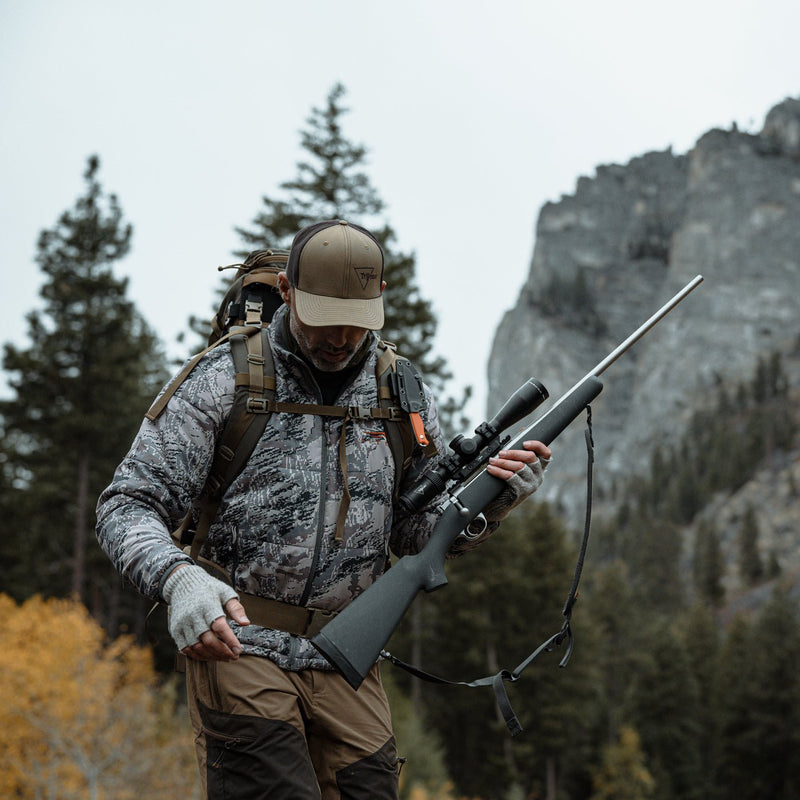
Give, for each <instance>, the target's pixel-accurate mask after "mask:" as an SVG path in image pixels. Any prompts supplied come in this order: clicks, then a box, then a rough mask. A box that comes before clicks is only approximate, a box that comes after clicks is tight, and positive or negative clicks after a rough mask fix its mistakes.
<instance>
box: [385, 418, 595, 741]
mask: <svg viewBox="0 0 800 800" xmlns="http://www.w3.org/2000/svg"><path fill="white" fill-rule="evenodd" d="M585 440H586V452H587V466H586V516H585V520H584V526H583V539H582V541H581V547H580V552H579V554H578V561H577V564H576V565H575V574H574V577H573V579H572V585H571V586H570V590H569V594H568V595H567V600H566V602H565V603H564V609H563V611H562V614H563V615H564V618H565V619H564V624H563V625H562V626H561V630H560V631H559V632H558V633H556V634H554V635H553V636H551V637H550V638H549V639H547V640H546V641H544V642H542V644H540V645H539V646H538V647H537V648H536V649H535V650H534V651H533V652H532V653H531V654H530V655H529V656H528V657H527V658H526V659H525V660H524V661H523V662H522V663H521V664H519V665H518V666H517V667H516V668H515V669H513V670H511V671H509V670H506V669H502V670H500V672H498V673H497V674H496V675H488V676H487V677H485V678H478V679H477V680H474V681H469V682H467V681H452V680H448V679H447V678H440V677H438V676H436V675H431V674H430V673H429V672H425V670H422V669H420V668H419V667H415V666H412V665H411V664H407V663H405V662H404V661H401V660H400V659H399V658H397V657H396V656H394V655H392V654H391V653H389V652H387V651H386V650H383V651H382V652H381V656H382V657H383V658H385V659H386V660H387V661H390V662H391V663H392V664H394V665H395V666H397V667H400V668H401V669H403V670H405V671H406V672H408V673H409V674H411V675H413V676H414V677H415V678H419V679H420V680H424V681H427V682H428V683H438V684H446V685H449V686H467V687H469V688H476V687H479V686H491V687H492V689H493V690H494V696H495V700H496V701H497V706H498V708H499V709H500V712H501V713H502V715H503V719H504V720H505V723H506V727H507V728H508V730H509V733H510V734H511V735H512V736H516V735H517V734H519V733H521V732H522V730H523V728H522V725H521V724H520V722H519V719H518V718H517V715H516V714H515V713H514V709H513V708H512V707H511V703H510V702H509V699H508V692H507V691H506V687H505V684H506V683H514V682H516V681H518V680H519V679H520V677H521V676H522V673H523V672H524V670H525V669H526V668H527V667H528V666H529V665H530V664H531V662H533V661H534V660H535V659H536V658H537V657H538V656H539V655H540V654H541V653H551V652H552V651H553V650H554V649H555V648H556V647H557V646H559V645H561V644H562V643H563V641H564V640H565V639H566V640H567V649H566V652H565V653H564V655H563V657H562V658H561V661H559V664H558V665H559V667H566V666H567V663H568V662H569V659H570V656H571V655H572V648H573V644H574V637H573V634H572V627H571V626H570V621H571V619H572V609H573V607H574V606H575V602H576V601H577V599H578V584H579V583H580V579H581V573H582V572H583V563H584V560H585V558H586V548H587V545H588V544H589V531H590V528H591V521H592V475H593V466H594V439H593V437H592V409H591V406H588V405H587V406H586V431H585Z"/></svg>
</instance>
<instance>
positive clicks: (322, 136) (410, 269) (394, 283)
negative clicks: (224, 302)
mask: <svg viewBox="0 0 800 800" xmlns="http://www.w3.org/2000/svg"><path fill="white" fill-rule="evenodd" d="M344 94H345V88H344V86H342V85H341V84H339V83H337V84H335V85H334V86H333V88H332V89H331V90H330V92H329V93H328V96H327V98H326V103H325V106H324V107H323V108H313V109H312V112H311V115H310V116H309V117H308V120H307V126H308V127H307V128H306V129H305V130H303V131H301V144H302V147H303V150H304V151H305V153H306V158H304V159H303V160H301V161H300V162H299V163H298V164H297V175H296V177H295V178H294V179H292V180H288V181H285V182H284V183H282V184H281V185H280V189H281V190H282V192H283V196H282V197H279V198H272V197H268V196H264V197H263V198H262V201H263V207H262V209H261V210H260V211H259V213H258V214H257V215H256V216H255V218H254V219H253V223H252V227H251V228H250V229H247V228H236V231H237V233H238V234H239V235H240V236H241V237H242V239H243V241H244V243H245V245H246V246H247V250H243V251H241V252H240V253H238V254H237V255H239V256H241V257H244V256H245V255H246V254H247V252H248V251H251V250H255V249H261V248H270V247H272V248H288V247H289V246H290V244H291V241H292V238H293V236H294V234H295V233H297V231H298V230H300V228H302V227H304V226H306V225H309V224H311V223H313V222H317V221H319V220H323V219H346V220H348V221H349V222H355V223H358V224H360V225H364V226H365V227H367V228H368V229H369V230H370V231H372V233H374V234H375V236H376V238H377V239H378V241H380V243H381V245H382V247H383V249H384V253H385V259H386V261H385V270H384V278H385V280H386V284H387V287H386V292H385V293H384V303H385V313H386V324H385V326H384V329H383V331H382V332H381V336H383V337H384V338H385V339H386V340H388V341H391V342H394V343H395V344H396V345H397V346H398V351H399V352H400V353H402V355H404V356H405V357H406V358H408V359H410V360H411V361H412V362H413V363H415V364H416V365H417V367H418V368H419V369H420V370H421V372H422V373H423V374H424V376H425V379H426V381H428V382H429V383H430V384H431V386H432V387H434V388H436V389H441V387H442V386H443V384H444V383H445V382H446V381H447V380H448V379H449V378H450V373H449V372H448V371H447V369H446V366H445V362H444V360H443V359H442V358H441V357H436V356H434V355H433V352H432V351H433V339H434V336H435V334H436V318H435V316H434V313H433V310H432V308H431V304H430V302H429V301H428V300H425V299H423V298H422V297H421V295H420V292H419V289H418V287H417V285H416V276H415V271H416V262H415V258H414V256H413V255H412V254H409V253H404V252H401V251H399V250H397V249H396V246H395V240H396V235H395V232H394V230H393V229H392V227H391V226H390V225H388V224H387V223H380V222H378V220H379V219H380V215H381V212H382V211H383V210H384V203H383V201H382V200H381V198H380V197H379V195H378V193H377V191H376V190H375V188H374V187H373V186H372V183H371V181H370V179H369V176H368V175H367V173H366V172H365V171H364V165H365V159H366V155H367V149H366V147H364V146H363V145H361V144H355V143H353V142H352V141H350V140H349V139H348V138H347V137H346V136H345V135H344V132H343V129H342V117H343V116H344V115H345V114H346V113H347V111H348V109H347V108H345V106H344V105H343V104H342V99H343V97H344ZM462 405H463V404H462Z"/></svg>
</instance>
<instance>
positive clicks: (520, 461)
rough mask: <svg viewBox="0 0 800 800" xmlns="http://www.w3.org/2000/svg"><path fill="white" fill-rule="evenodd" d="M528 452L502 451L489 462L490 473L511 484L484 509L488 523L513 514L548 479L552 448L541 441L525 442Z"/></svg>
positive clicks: (525, 450) (488, 470)
mask: <svg viewBox="0 0 800 800" xmlns="http://www.w3.org/2000/svg"><path fill="white" fill-rule="evenodd" d="M522 446H523V447H524V448H525V449H524V450H501V451H500V452H499V453H498V454H497V455H496V456H494V457H492V458H490V459H489V464H488V466H487V467H486V471H487V472H488V473H489V474H490V475H493V476H494V477H495V478H500V479H502V480H504V481H507V482H508V487H507V488H506V489H505V490H504V491H503V492H502V493H501V494H500V496H499V497H497V499H495V500H493V501H492V502H491V503H489V505H488V506H486V508H485V509H484V510H483V515H484V516H485V517H486V520H487V521H488V522H499V521H500V520H501V519H503V518H504V517H505V516H506V515H507V514H508V512H509V511H511V509H512V508H514V507H515V506H518V505H519V504H520V503H521V502H522V501H523V500H525V498H526V497H530V495H532V494H533V493H534V492H535V491H536V490H537V489H538V488H539V487H540V486H541V485H542V481H543V480H544V470H545V468H546V467H547V465H548V464H549V463H550V459H551V458H552V455H553V454H552V452H551V450H550V448H549V447H548V446H547V445H546V444H543V443H542V442H538V441H529V442H524V443H523V445H522Z"/></svg>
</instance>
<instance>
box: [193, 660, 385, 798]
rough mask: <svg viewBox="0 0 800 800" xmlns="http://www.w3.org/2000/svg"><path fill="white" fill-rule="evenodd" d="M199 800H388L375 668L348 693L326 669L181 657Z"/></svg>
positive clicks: (380, 696)
mask: <svg viewBox="0 0 800 800" xmlns="http://www.w3.org/2000/svg"><path fill="white" fill-rule="evenodd" d="M186 684H187V693H188V700H189V714H190V717H191V720H192V727H193V728H194V732H195V746H196V750H197V760H198V764H199V767H200V775H201V779H202V781H203V785H204V787H205V791H206V796H207V798H208V800H228V799H229V798H236V800H256V798H259V799H260V798H270V800H280V799H281V798H287V800H306V799H308V800H312V799H313V800H319V799H320V798H322V800H339V799H340V798H341V799H342V800H360V799H361V798H365V799H366V798H371V800H396V798H397V752H396V749H395V743H394V737H393V735H392V727H391V718H390V713H389V704H388V702H387V700H386V695H385V694H384V691H383V686H382V685H381V679H380V672H379V671H378V666H377V665H376V666H375V667H373V669H372V670H371V672H370V673H369V675H367V677H366V679H365V680H364V682H363V683H362V684H361V686H360V687H359V689H358V691H357V692H355V691H353V689H352V688H351V687H350V686H348V685H347V683H345V681H344V680H343V678H342V677H341V676H340V675H339V674H338V673H335V672H322V671H319V670H304V671H302V672H289V671H285V670H282V669H280V668H279V667H278V666H277V665H275V664H273V662H272V661H270V660H269V659H266V658H258V657H256V656H241V657H240V658H239V659H238V660H237V661H231V662H223V661H192V660H191V659H189V660H187V666H186Z"/></svg>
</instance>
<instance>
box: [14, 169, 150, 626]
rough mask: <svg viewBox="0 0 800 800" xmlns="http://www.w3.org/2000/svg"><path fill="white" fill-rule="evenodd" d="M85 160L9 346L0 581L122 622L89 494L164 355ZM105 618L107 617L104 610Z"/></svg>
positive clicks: (109, 201) (123, 244)
mask: <svg viewBox="0 0 800 800" xmlns="http://www.w3.org/2000/svg"><path fill="white" fill-rule="evenodd" d="M99 168H100V161H99V159H98V158H97V157H96V156H92V157H90V158H89V159H88V163H87V168H86V171H85V174H84V178H85V182H86V190H85V193H84V194H83V195H82V196H81V197H79V198H78V200H77V201H76V203H75V206H74V208H72V209H70V210H68V211H65V212H64V213H63V214H62V215H61V217H60V218H59V220H58V221H57V223H56V224H55V225H54V226H53V227H52V228H50V229H47V230H44V231H42V233H41V235H40V237H39V241H38V248H37V255H36V262H37V263H38V265H39V267H40V268H41V270H42V272H43V274H44V281H43V284H42V287H41V290H40V296H41V298H42V300H43V306H42V308H41V309H39V310H35V311H32V312H31V313H29V314H28V317H27V323H28V337H29V339H30V344H29V346H27V347H23V348H18V347H16V346H14V345H11V344H6V345H5V348H4V355H3V368H4V369H5V370H7V372H8V373H9V385H10V387H11V389H12V391H13V393H14V396H13V398H12V399H10V400H4V401H2V402H1V403H0V416H2V424H3V428H4V437H3V443H2V448H1V449H2V462H0V463H2V471H3V482H4V483H5V484H6V486H7V487H8V492H7V495H8V496H7V498H6V502H5V503H4V508H3V511H4V512H5V514H6V516H5V536H4V541H3V553H2V558H0V583H2V585H3V586H4V588H6V589H7V590H8V591H9V592H11V593H12V594H13V595H14V596H15V597H16V598H18V599H23V598H25V597H28V596H30V595H31V594H33V593H35V592H41V593H43V594H45V595H55V596H65V595H72V596H73V597H75V598H77V599H81V600H84V601H87V602H89V604H90V606H91V607H92V608H93V610H94V611H95V612H96V613H97V614H98V615H100V614H101V609H102V613H103V614H104V615H107V616H106V620H107V621H108V622H113V623H118V622H119V621H120V619H121V617H120V614H122V611H121V610H120V609H119V603H120V591H119V586H120V582H119V580H118V578H116V577H115V574H114V573H113V570H112V568H111V565H110V564H109V563H108V560H107V559H106V557H105V555H103V554H102V553H101V552H100V549H99V547H98V546H97V542H96V540H95V537H94V534H93V528H94V504H95V500H96V498H97V496H98V494H99V492H100V491H101V489H102V488H103V486H105V485H106V484H107V483H108V482H109V480H110V479H111V475H112V473H113V471H114V468H115V467H116V465H117V463H118V462H119V461H120V459H121V458H122V456H123V455H124V453H125V450H126V449H127V447H128V445H129V444H130V440H131V439H132V437H133V434H134V433H135V431H136V428H137V427H138V425H139V422H140V421H141V418H142V414H143V412H144V410H146V407H147V403H148V402H149V400H150V399H151V398H152V396H153V395H154V393H155V391H156V389H157V386H159V385H160V384H161V382H162V379H163V356H162V355H161V353H160V352H159V350H158V347H157V343H156V340H155V338H154V336H153V334H152V333H151V332H150V331H149V329H148V328H147V326H146V325H145V323H144V321H143V320H142V319H141V317H140V316H139V314H138V313H137V312H136V310H135V308H134V306H133V305H132V303H131V302H130V301H129V300H128V299H127V298H126V296H125V295H126V290H127V281H126V280H122V279H119V278H116V277H115V276H114V274H113V272H112V265H113V264H114V263H115V262H117V261H119V260H120V259H122V258H123V257H124V256H125V255H126V254H127V252H128V249H129V247H130V241H131V236H132V228H131V226H130V225H129V224H127V223H126V222H125V221H124V220H123V214H122V210H121V208H120V205H119V203H118V201H117V198H116V197H115V196H114V195H113V194H111V195H106V194H104V192H103V190H102V187H101V185H100V182H99V180H98V171H99ZM112 618H113V620H112Z"/></svg>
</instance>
